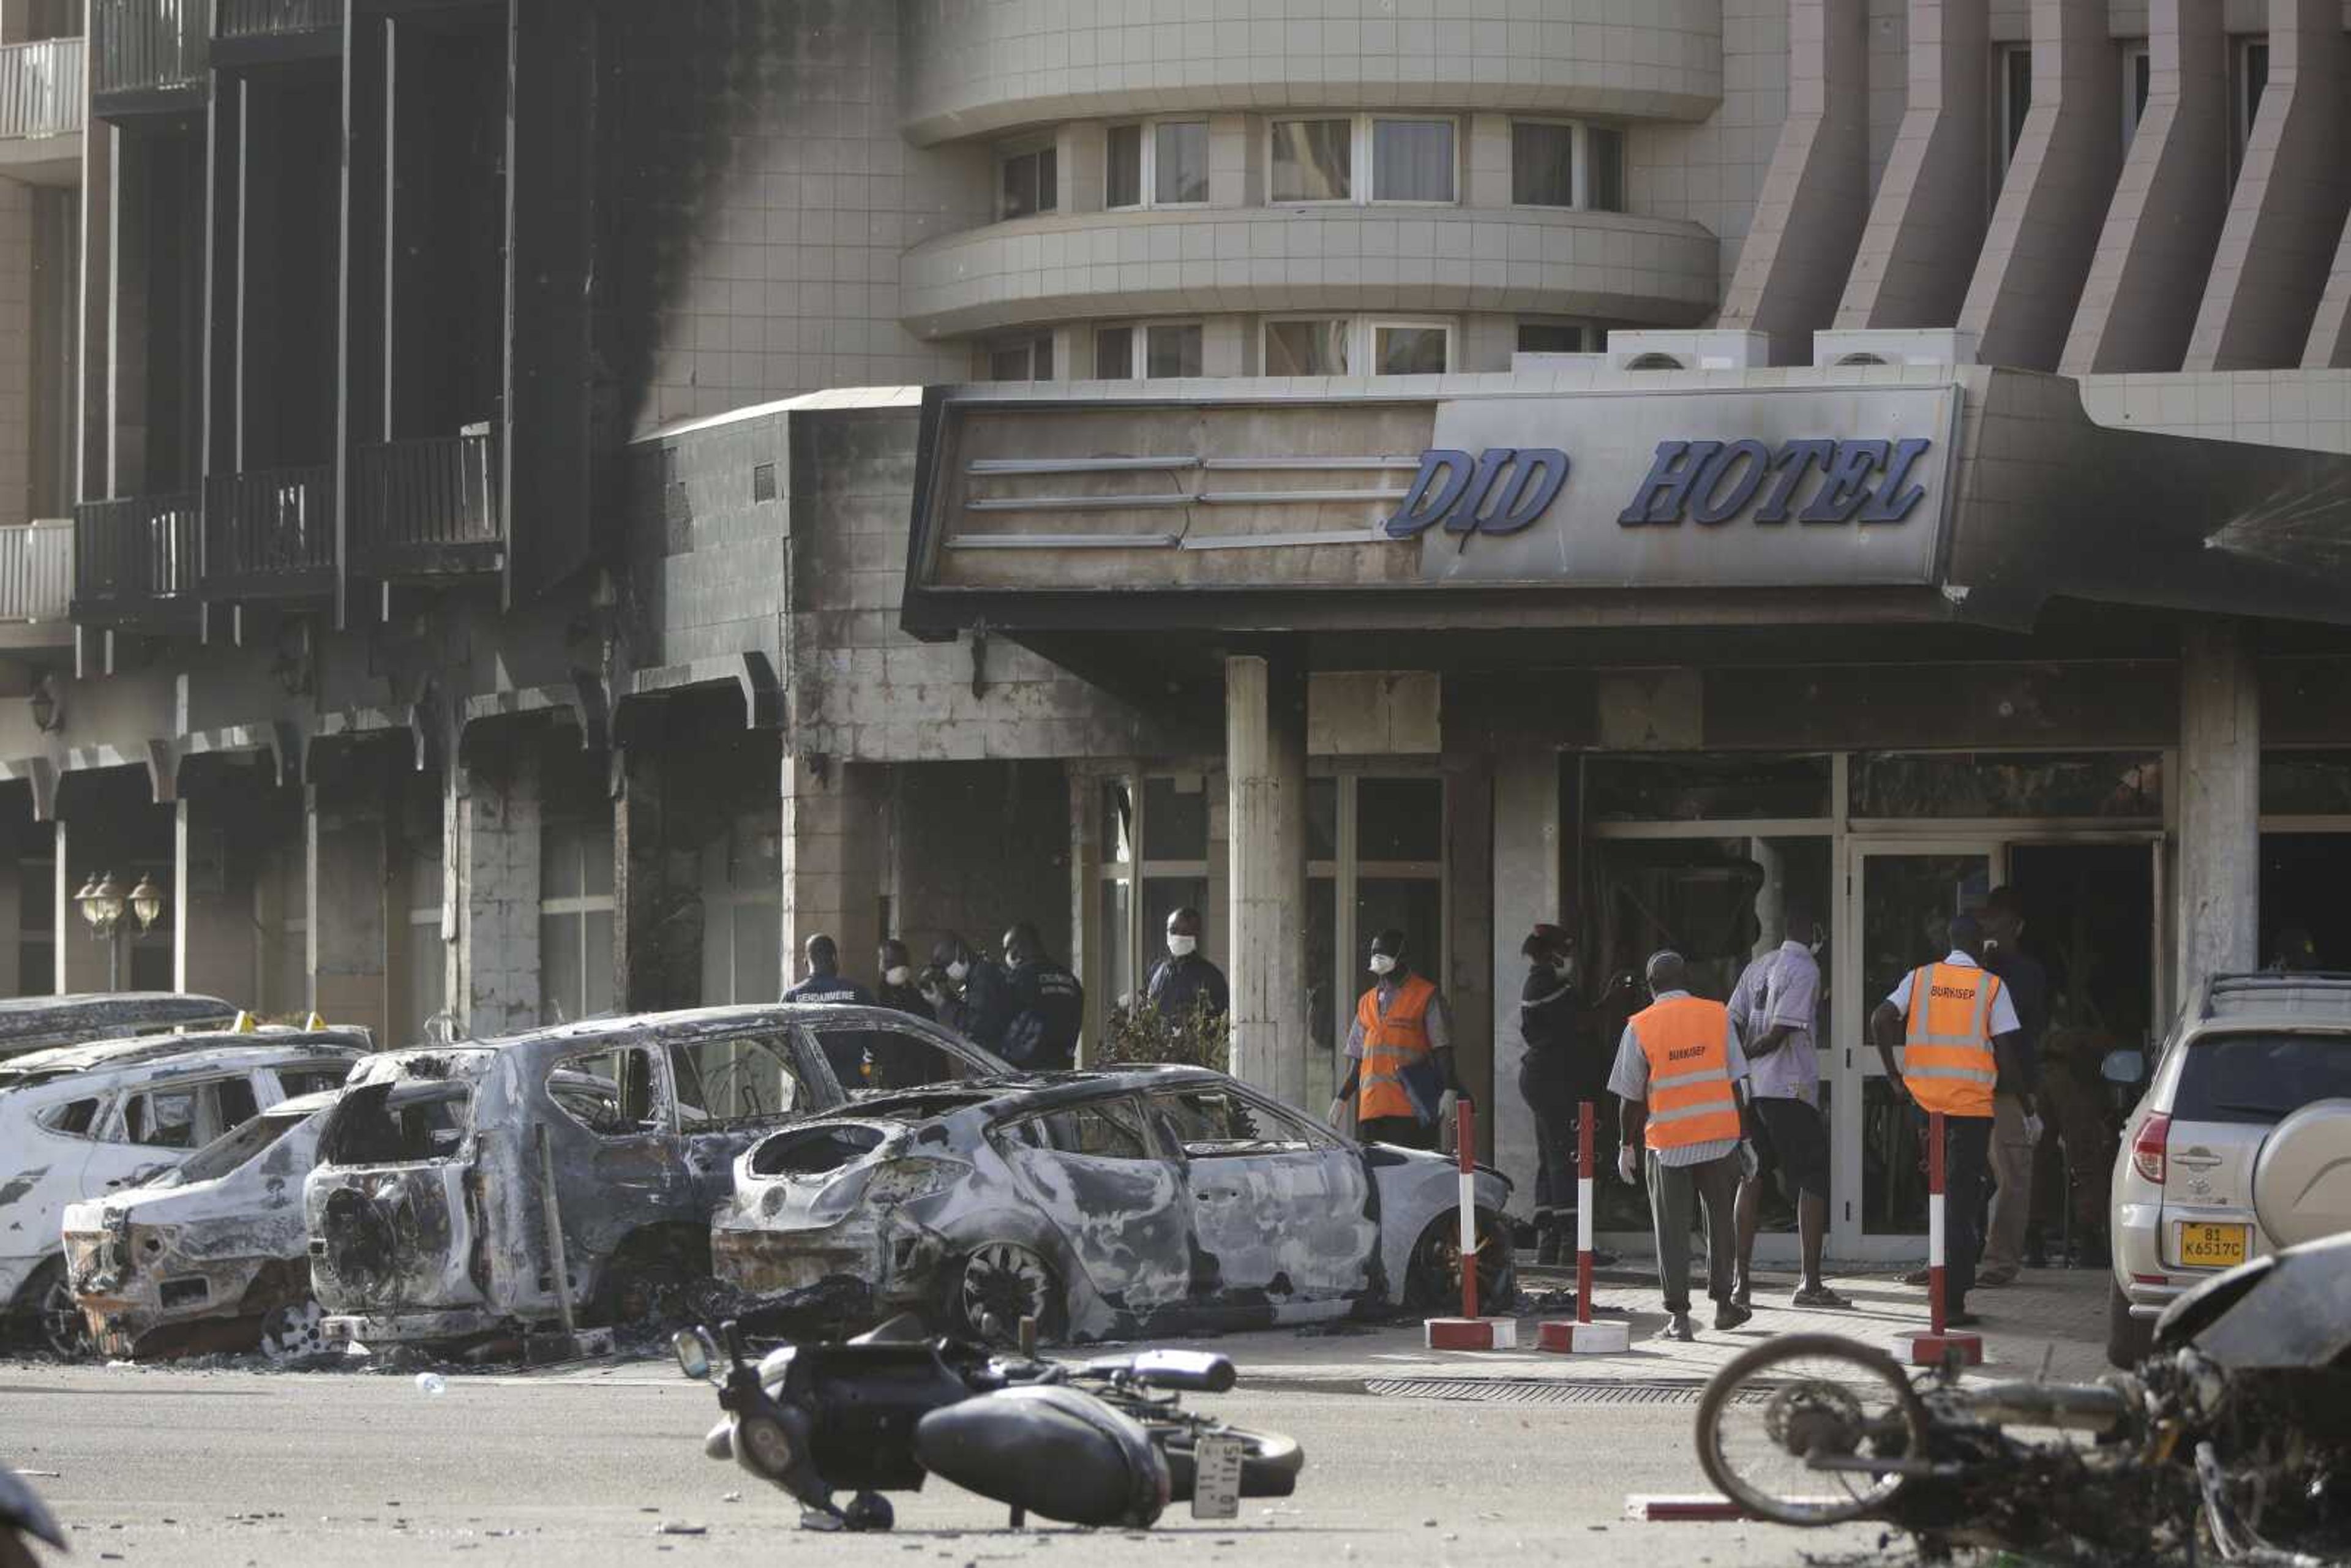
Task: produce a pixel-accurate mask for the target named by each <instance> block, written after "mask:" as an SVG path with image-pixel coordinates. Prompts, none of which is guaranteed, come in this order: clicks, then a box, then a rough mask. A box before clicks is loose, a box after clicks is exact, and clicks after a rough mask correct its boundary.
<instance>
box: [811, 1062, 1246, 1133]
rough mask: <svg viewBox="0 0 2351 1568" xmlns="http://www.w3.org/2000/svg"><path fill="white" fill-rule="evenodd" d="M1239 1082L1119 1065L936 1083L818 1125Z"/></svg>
mask: <svg viewBox="0 0 2351 1568" xmlns="http://www.w3.org/2000/svg"><path fill="white" fill-rule="evenodd" d="M1234 1082H1237V1081H1236V1080H1235V1079H1233V1078H1232V1077H1230V1076H1229V1075H1228V1074H1226V1073H1222V1072H1218V1071H1216V1070H1215V1069H1214V1068H1208V1067H1186V1066H1178V1065H1172V1064H1158V1063H1140V1064H1121V1065H1119V1066H1116V1067H1088V1068H1080V1069H1077V1070H1075V1071H1068V1072H1040V1073H1037V1074H1034V1075H1032V1076H1028V1077H1022V1076H1019V1075H1018V1074H1008V1075H1006V1076H1003V1077H998V1078H975V1079H969V1080H967V1081H965V1082H960V1083H936V1084H932V1085H930V1086H928V1087H926V1088H921V1089H904V1090H899V1091H896V1092H890V1093H883V1094H869V1095H866V1096H863V1097H862V1098H860V1099H854V1100H852V1101H850V1102H849V1103H847V1104H845V1105H841V1106H839V1107H837V1108H835V1109H833V1110H831V1111H827V1112H826V1113H824V1114H823V1115H822V1116H820V1117H818V1118H816V1120H820V1121H836V1120H847V1121H852V1122H853V1121H856V1120H858V1119H859V1118H861V1117H881V1118H885V1119H886V1118H891V1117H894V1116H902V1115H906V1114H908V1113H913V1117H914V1119H916V1120H925V1121H926V1120H929V1119H930V1118H932V1117H935V1116H940V1115H945V1114H946V1113H948V1112H949V1111H960V1110H967V1109H969V1108H971V1107H973V1106H982V1107H985V1108H986V1109H987V1113H988V1115H989V1117H990V1119H991V1120H996V1119H1000V1118H1003V1117H1008V1116H1025V1115H1028V1114H1030V1113H1035V1112H1041V1111H1052V1110H1058V1109H1061V1108H1063V1107H1066V1106H1070V1105H1075V1104H1082V1103H1085V1102H1087V1101H1090V1100H1111V1099H1115V1098H1117V1097H1118V1096H1119V1095H1122V1094H1136V1093H1147V1092H1152V1091H1155V1090H1166V1089H1182V1088H1186V1087H1189V1086H1194V1085H1197V1086H1200V1087H1203V1088H1211V1089H1222V1088H1226V1087H1228V1086H1230V1085H1231V1084H1233V1083H1234Z"/></svg>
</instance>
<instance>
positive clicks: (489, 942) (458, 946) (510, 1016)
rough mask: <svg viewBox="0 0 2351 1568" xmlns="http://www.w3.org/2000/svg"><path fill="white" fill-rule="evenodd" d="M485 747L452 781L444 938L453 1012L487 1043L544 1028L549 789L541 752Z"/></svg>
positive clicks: (455, 765) (445, 824) (451, 771)
mask: <svg viewBox="0 0 2351 1568" xmlns="http://www.w3.org/2000/svg"><path fill="white" fill-rule="evenodd" d="M480 744H482V745H483V747H484V749H485V755H482V756H479V757H475V758H466V759H465V760H462V761H453V762H452V763H451V764H450V766H449V768H448V769H447V771H445V772H444V774H443V775H442V778H443V780H444V788H445V789H447V791H448V793H447V795H446V796H445V798H444V800H443V802H442V810H441V821H442V832H443V834H444V840H445V841H446V844H447V851H446V852H445V853H444V855H443V856H442V864H443V865H444V867H445V868H446V874H445V875H444V878H443V887H442V904H443V914H442V929H443V931H444V933H446V934H447V936H448V940H449V952H448V961H447V963H446V965H445V966H444V974H445V975H446V977H447V978H448V985H449V1011H450V1013H451V1015H452V1016H453V1017H454V1018H455V1020H456V1024H457V1027H458V1029H459V1030H461V1031H463V1032H465V1033H470V1034H475V1035H483V1036H487V1035H493V1034H504V1033H507V1032H510V1031H512V1030H519V1029H527V1028H528V1027H530V1026H531V1025H533V1024H536V1023H537V1022H538V1001H539V996H538V991H539V953H538V902H539V898H538V887H539V868H538V854H539V844H538V829H539V788H538V787H539V780H538V752H537V749H536V748H535V747H532V746H530V745H528V744H522V745H517V746H514V747H511V748H510V749H496V748H495V743H489V742H484V743H480Z"/></svg>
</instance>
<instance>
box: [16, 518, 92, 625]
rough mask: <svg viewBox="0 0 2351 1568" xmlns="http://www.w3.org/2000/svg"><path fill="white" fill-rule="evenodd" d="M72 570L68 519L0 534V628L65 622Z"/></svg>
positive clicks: (71, 530)
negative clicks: (0, 625)
mask: <svg viewBox="0 0 2351 1568" xmlns="http://www.w3.org/2000/svg"><path fill="white" fill-rule="evenodd" d="M73 570H74V525H73V519H72V518H70V517H68V518H66V519H64V520H63V521H48V522H38V523H23V524H19V525H17V526H16V527H15V528H0V622H37V621H58V622H62V621H63V620H65V618H66V616H67V614H68V612H70V610H71V609H72V606H73V586H74V580H73Z"/></svg>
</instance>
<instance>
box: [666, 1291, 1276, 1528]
mask: <svg viewBox="0 0 2351 1568" xmlns="http://www.w3.org/2000/svg"><path fill="white" fill-rule="evenodd" d="M921 1335H922V1330H921V1325H920V1324H919V1323H918V1322H916V1321H915V1320H914V1319H912V1318H901V1319H895V1320H893V1321H892V1322H888V1323H885V1324H883V1325H882V1326H881V1327H880V1328H878V1329H876V1330H874V1331H873V1332H872V1333H867V1334H862V1335H860V1336H858V1337H857V1338H855V1339H852V1340H848V1341H845V1342H841V1343H819V1344H787V1345H784V1346H781V1347H779V1348H778V1349H776V1350H773V1351H770V1352H769V1353H768V1354H767V1355H766V1356H765V1357H764V1358H763V1359H761V1360H760V1361H759V1362H758V1364H757V1365H756V1366H755V1365H754V1364H752V1362H751V1359H750V1353H749V1348H748V1345H747V1342H746V1341H745V1339H744V1336H743V1333H742V1330H741V1327H740V1325H739V1324H737V1323H735V1322H728V1323H726V1324H723V1325H721V1327H720V1329H719V1331H718V1333H716V1334H715V1335H714V1334H713V1333H710V1332H709V1331H708V1330H706V1329H699V1328H697V1329H688V1330H685V1331H684V1332H682V1333H679V1334H678V1335H677V1336H676V1337H675V1339H674V1342H673V1344H674V1349H675V1351H676V1354H677V1361H678V1365H679V1367H680V1368H681V1369H682V1370H683V1371H684V1373H685V1375H687V1376H689V1377H693V1378H696V1379H699V1380H701V1381H704V1382H708V1383H711V1384H714V1385H716V1388H717V1391H718V1405H719V1408H720V1409H721V1410H723V1411H725V1412H726V1417H725V1419H724V1420H722V1421H720V1422H719V1424H718V1425H717V1426H716V1427H714V1428H713V1429H712V1430H711V1432H710V1434H709V1436H708V1437H707V1438H706V1439H705V1445H704V1446H705V1451H706V1452H707V1453H709V1455H710V1456H711V1457H712V1458H719V1459H725V1458H732V1459H734V1460H735V1461H736V1462H737V1464H739V1465H741V1466H742V1467H743V1468H744V1469H747V1470H749V1471H750V1472H751V1473H752V1474H753V1475H756V1476H758V1477H759V1478H760V1479H763V1480H765V1481H768V1482H769V1483H770V1484H772V1485H774V1486H776V1487H778V1488H780V1489H781V1490H784V1491H786V1492H788V1493H789V1494H790V1495H791V1496H792V1497H794V1498H795V1499H797V1500H799V1503H800V1506H801V1510H802V1514H801V1522H802V1523H803V1524H804V1525H806V1526H809V1527H810V1528H815V1529H833V1530H841V1529H845V1530H857V1531H865V1530H887V1529H889V1528H890V1527H891V1525H892V1524H893V1522H894V1521H895V1513H894V1511H893V1508H892V1507H891V1504H890V1501H889V1500H888V1499H887V1498H886V1497H884V1496H883V1493H885V1492H893V1491H919V1490H921V1489H922V1485H923V1482H924V1480H925V1479H926V1478H927V1477H929V1476H933V1475H936V1476H938V1477H940V1478H941V1479H945V1480H947V1481H951V1482H953V1483H954V1484H956V1485H957V1486H960V1487H963V1488H965V1489H966V1490H970V1491H975V1492H977V1493H979V1494H980V1495H981V1496H983V1497H987V1498H993V1499H995V1500H997V1501H998V1502H1002V1503H1006V1504H1008V1505H1009V1506H1010V1507H1011V1509H1012V1510H1013V1521H1014V1523H1015V1524H1016V1525H1017V1524H1018V1523H1019V1521H1020V1520H1021V1519H1022V1517H1023V1516H1024V1515H1026V1514H1028V1513H1035V1514H1037V1515H1039V1516H1040V1517H1041V1518H1045V1519H1050V1520H1056V1521H1061V1522H1062V1523H1067V1524H1082V1525H1123V1526H1125V1527H1128V1528H1131V1529H1141V1528H1144V1527H1146V1526H1148V1525H1150V1524H1152V1523H1153V1522H1154V1521H1156V1520H1157V1519H1158V1517H1159V1515H1160V1513H1161V1511H1163V1510H1165V1508H1166V1506H1167V1505H1168V1504H1169V1503H1170V1502H1190V1503H1192V1504H1193V1509H1194V1512H1195V1513H1196V1514H1198V1515H1200V1516H1201V1517H1207V1518H1214V1517H1231V1514H1232V1512H1233V1511H1234V1509H1235V1507H1236V1500H1237V1499H1238V1498H1241V1497H1287V1496H1289V1495H1290V1491H1291V1490H1293V1489H1294V1488H1295V1487H1296V1485H1297V1482H1298V1472H1299V1469H1301V1466H1302V1465H1303V1463H1304V1459H1305V1456H1304V1454H1303V1453H1302V1452H1301V1450H1300V1448H1299V1447H1298V1445H1297V1444H1296V1443H1295V1442H1293V1441H1291V1440H1290V1438H1288V1437H1280V1436H1277V1435H1275V1434H1271V1433H1259V1432H1249V1431H1245V1430H1243V1429H1241V1428H1239V1427H1228V1426H1226V1425H1225V1424H1224V1423H1222V1422H1220V1421H1217V1420H1214V1419H1211V1418H1209V1417H1207V1416H1195V1415H1193V1414H1191V1413H1189V1412H1188V1411H1186V1410H1185V1409H1184V1408H1183V1405H1182V1396H1183V1395H1185V1394H1186V1393H1202V1394H1221V1393H1223V1392H1225V1391H1226V1390H1228V1389H1229V1388H1231V1387H1232V1386H1233V1385H1234V1383H1235V1381H1236V1380H1237V1377H1238V1374H1237V1373H1236V1372H1235V1370H1234V1367H1233V1364H1232V1362H1231V1361H1230V1360H1229V1359H1228V1358H1227V1357H1225V1356H1221V1355H1212V1354H1199V1353H1194V1352H1186V1351H1156V1350H1154V1351H1142V1352H1138V1353H1136V1354H1132V1355H1122V1356H1110V1357H1104V1358H1100V1359H1096V1360H1092V1361H1086V1362H1078V1363H1062V1362H1053V1361H1046V1360H1040V1359H1039V1358H1037V1357H1035V1356H1033V1355H1027V1354H1020V1355H1008V1354H998V1353H995V1352H992V1351H990V1350H989V1349H988V1348H987V1347H986V1346H984V1345H979V1344H975V1343H968V1342H966V1341H961V1340H954V1339H927V1338H924V1337H921ZM844 1491H846V1492H849V1493H851V1494H852V1495H851V1500H850V1502H849V1504H848V1506H847V1507H845V1508H844V1507H841V1506H840V1505H838V1504H836V1503H835V1502H834V1500H833V1499H834V1496H835V1494H836V1493H840V1492H844Z"/></svg>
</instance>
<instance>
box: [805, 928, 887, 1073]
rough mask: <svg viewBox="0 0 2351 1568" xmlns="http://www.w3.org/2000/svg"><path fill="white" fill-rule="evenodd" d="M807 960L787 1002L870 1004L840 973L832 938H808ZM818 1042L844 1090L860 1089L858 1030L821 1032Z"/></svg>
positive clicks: (862, 1050) (861, 1037)
mask: <svg viewBox="0 0 2351 1568" xmlns="http://www.w3.org/2000/svg"><path fill="white" fill-rule="evenodd" d="M801 952H802V954H803V955H804V956H805V957H806V958H807V961H808V978H807V979H805V980H802V981H801V982H800V983H799V985H797V986H794V987H793V988H791V989H790V990H788V991H786V992H785V993H784V1000H786V1001H788V1002H833V1003H841V1004H848V1005H852V1006H855V1007H863V1008H870V1007H872V1005H873V993H872V992H871V991H869V990H867V989H866V988H864V987H863V986H861V985H859V984H858V983H857V982H856V981H854V980H852V979H849V978H847V977H844V976H843V975H842V974H841V948H840V946H839V945H838V944H837V943H835V942H834V941H833V939H832V938H831V937H830V936H826V935H825V934H824V933H823V932H821V931H820V932H818V933H817V934H816V935H815V936H811V937H810V938H809V939H808V944H807V946H805V947H803V948H802V949H801ZM818 1039H820V1040H822V1041H823V1043H824V1055H825V1060H826V1061H830V1062H831V1063H832V1075H833V1076H834V1077H835V1078H838V1079H839V1080H841V1087H842V1088H843V1089H851V1090H854V1089H859V1088H862V1087H863V1086H864V1083H865V1047H866V1040H865V1036H864V1035H863V1033H862V1032H861V1031H856V1030H820V1031H819V1033H818Z"/></svg>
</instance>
